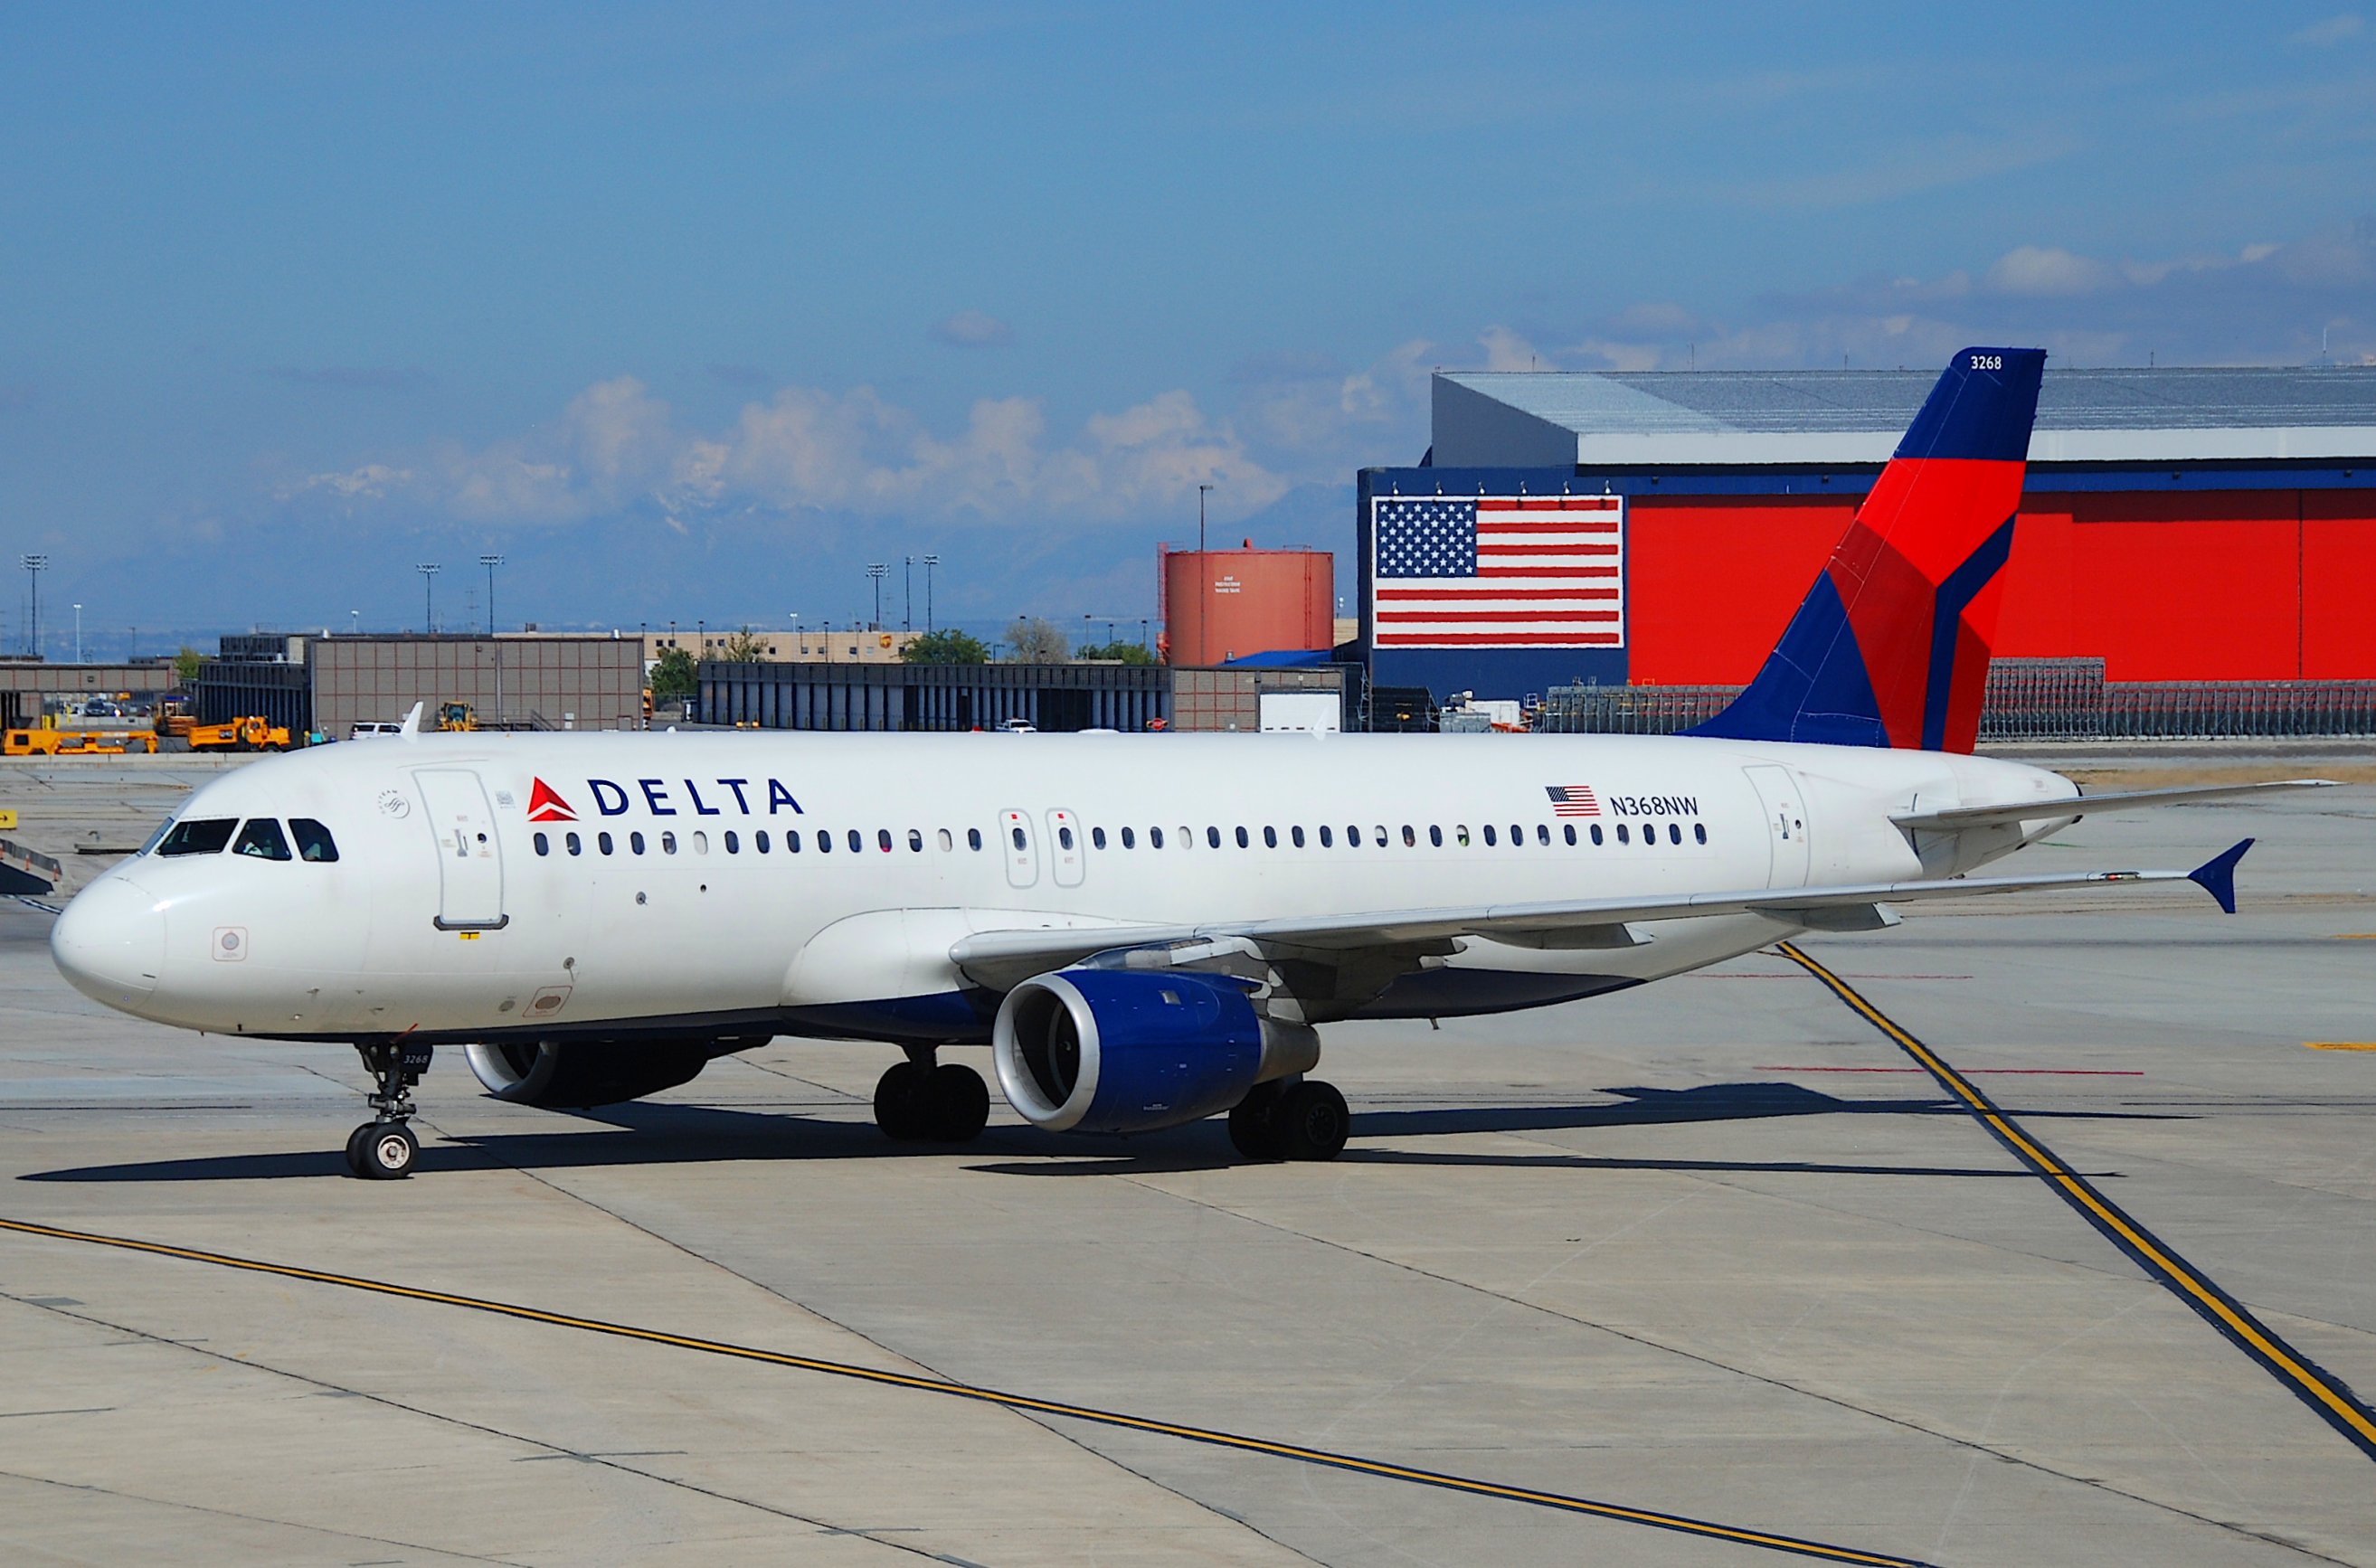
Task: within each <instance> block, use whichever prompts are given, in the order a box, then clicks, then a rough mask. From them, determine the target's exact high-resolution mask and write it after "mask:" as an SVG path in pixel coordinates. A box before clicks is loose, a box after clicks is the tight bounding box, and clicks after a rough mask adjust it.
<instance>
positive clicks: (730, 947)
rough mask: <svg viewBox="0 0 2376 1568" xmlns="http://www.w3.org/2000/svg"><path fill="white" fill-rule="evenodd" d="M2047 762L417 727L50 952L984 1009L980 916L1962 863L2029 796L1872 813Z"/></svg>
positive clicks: (1441, 999)
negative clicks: (1972, 819) (1934, 823)
mask: <svg viewBox="0 0 2376 1568" xmlns="http://www.w3.org/2000/svg"><path fill="white" fill-rule="evenodd" d="M2075 792H2076V791H2075V790H2074V789H2073V786H2072V785H2071V784H2069V782H2068V781H2066V780H2064V779H2062V778H2060V777H2058V776H2056V775H2054V774H2051V773H2047V772H2043V771H2041V770H2038V769H2036V768H2030V767H2026V766H2019V765H2016V764H2011V763H2004V762H1997V761H1992V760H1990V759H1984V758H1977V757H1971V756H1960V755H1953V754H1941V753H1935V752H1911V751H1885V750H1879V749H1870V748H1859V747H1836V746H1812V745H1793V744H1781V743H1770V742H1728V741H1715V740H1705V739H1680V738H1677V739H1669V738H1636V737H1598V736H1595V737H1583V736H1579V737H1550V736H1534V737H1527V738H1526V739H1523V740H1512V739H1507V738H1497V737H1491V736H1478V737H1405V736H1363V735H1333V736H1325V737H1311V736H1300V735H1298V736H1284V735H1270V736H1255V735H1219V736H1197V735H1179V734H1173V735H1155V736H1144V735H1119V734H1094V733H1093V734H1086V735H1025V736H1006V735H993V734H964V735H945V736H942V735H895V736H885V735H838V734H784V733H714V732H712V733H690V732H688V733H668V734H558V735H557V734H535V735H492V734H467V735H444V734H428V735H416V736H404V737H398V738H394V739H389V740H379V741H373V742H359V743H351V744H341V745H337V746H330V747H323V748H316V749H314V750H311V751H307V752H303V753H300V754H292V755H289V756H284V757H277V758H272V759H268V760H265V761H261V762H258V763H255V764H254V765H253V766H247V767H244V768H241V769H239V770H238V771H236V772H234V773H232V774H229V775H227V776H225V777H224V778H220V779H218V780H216V781H214V782H212V783H210V784H208V785H207V786H206V787H204V788H203V789H201V790H198V791H196V793H195V794H194V795H193V796H192V797H191V799H190V801H189V802H188V803H187V804H186V805H185V806H184V808H183V809H182V810H181V811H180V812H179V813H178V814H176V817H175V824H176V833H177V834H179V836H180V837H179V838H178V839H176V838H173V837H169V838H168V839H167V840H166V841H165V843H164V844H162V845H161V846H157V847H153V848H152V849H150V850H149V851H148V852H146V853H143V854H142V855H140V856H138V857H137V858H135V859H132V860H129V861H125V863H124V864H122V865H120V866H118V867H117V868H115V869H113V870H112V871H110V872H109V873H106V874H105V875H103V876H102V877H101V878H100V879H99V880H98V881H97V882H95V883H94V884H93V885H91V886H90V887H89V888H88V889H86V890H85V891H84V893H83V894H82V895H81V896H80V897H78V898H77V900H76V902H75V903H74V905H73V906H72V907H71V908H70V909H69V910H68V911H67V913H66V914H65V916H64V917H63V918H62V919H61V920H60V921H59V923H58V926H57V929H56V934H55V937H54V941H53V947H54V951H55V954H56V956H57V958H58V962H59V965H60V967H61V968H62V969H63V970H64V971H65V973H66V974H67V976H68V977H69V979H71V980H73V981H74V983H75V984H76V985H77V986H78V987H79V988H81V989H82V990H83V991H85V992H87V993H89V994H90V995H92V996H93V997H95V998H97V999H99V1000H101V1001H102V1002H105V1003H107V1004H109V1005H111V1006H113V1007H117V1008H120V1009H122V1010H123V1011H125V1012H127V1013H132V1014H135V1015H137V1016H142V1017H146V1018H150V1019H154V1020H157V1021H159V1022H162V1023H167V1024H172V1025H177V1026H180V1027H183V1028H194V1029H201V1030H208V1031H214V1032H221V1033H231V1034H244V1035H258V1036H268V1037H279V1038H290V1039H340V1040H367V1039H387V1038H390V1037H394V1036H400V1035H401V1036H410V1037H412V1038H416V1039H424V1040H431V1041H462V1040H471V1041H476V1040H488V1039H504V1038H522V1039H573V1038H575V1039H604V1038H608V1039H652V1038H667V1037H671V1036H676V1037H683V1038H707V1039H735V1038H744V1037H747V1038H753V1039H763V1038H765V1037H766V1036H768V1035H772V1034H776V1033H811V1034H830V1035H842V1036H848V1037H851V1038H861V1039H884V1040H891V1041H902V1042H905V1041H917V1042H937V1041H964V1040H980V1039H984V1038H986V1035H987V1032H988V1028H989V1024H990V1019H991V1017H992V1014H993V1013H994V1012H995V1010H996V1007H997V1003H998V997H997V995H996V993H995V992H992V991H991V990H989V989H988V988H986V987H984V986H983V985H981V984H980V983H978V981H977V980H976V979H975V978H974V977H971V976H968V974H967V973H965V972H964V971H962V970H961V969H960V968H959V967H958V966H957V965H956V963H955V962H954V961H953V960H952V959H951V956H950V951H949V950H950V948H951V946H952V944H955V943H956V942H957V941H958V940H960V939H961V938H964V937H966V936H968V935H969V934H971V933H974V932H983V931H994V930H1014V929H1018V928H1062V927H1067V926H1073V925H1081V926H1099V927H1104V926H1111V925H1115V924H1142V923H1143V924H1147V925H1176V924H1180V923H1202V922H1213V923H1227V922H1230V921H1244V920H1253V919H1275V918H1277V917H1282V916H1300V915H1312V914H1334V913H1343V912H1346V911H1355V910H1372V909H1374V910H1398V909H1426V908H1432V907H1441V906H1446V905H1460V904H1476V903H1482V902H1528V901H1538V900H1554V899H1562V898H1578V897H1636V896H1639V897H1663V896H1668V895H1674V894H1682V893H1689V892H1693V891H1698V890H1705V889H1718V888H1745V887H1768V886H1775V887H1787V886H1799V885H1821V884H1838V883H1862V882H1878V881H1887V880H1891V879H1898V878H1909V877H1918V876H1933V877H1935V876H1942V875H1953V874H1955V873H1962V872H1965V871H1968V870H1970V869H1971V868H1972V867H1974V866H1976V865H1978V864H1981V863H1984V862H1985V861H1990V860H1993V859H1996V858H1998V857H1999V856H2001V855H2002V854H2004V853H2007V852H2009V851H2010V850H2012V849H2016V848H2018V847H2019V846H2020V845H2021V844H2022V843H2023V842H2025V841H2026V838H2027V837H2036V836H2037V834H2038V833H2040V832H2043V831H2045V830H2047V829H2048V828H2049V827H2050V826H2053V825H2052V824H2051V823H2040V824H2033V825H2031V826H2029V827H2028V829H2027V830H2026V832H2025V830H2024V829H2022V828H2020V827H2002V828H1992V829H1989V830H1986V831H1981V832H1974V833H1965V834H1958V835H1954V836H1952V837H1950V836H1927V837H1924V838H1923V839H1922V840H1921V841H1920V848H1919V852H1918V843H1917V840H1916V839H1915V838H1913V837H1909V835H1908V834H1907V833H1906V832H1904V831H1902V830H1901V829H1899V828H1898V827H1896V826H1894V825H1893V824H1892V822H1891V820H1890V819H1891V818H1892V816H1893V815H1903V814H1909V813H1915V812H1929V811H1937V810H1942V809H1948V808H1953V807H1957V806H1972V805H1987V804H1999V803H2011V802H2032V801H2041V800H2061V799H2067V798H2070V797H2072V796H2073V795H2074V794H2075ZM258 821H262V822H268V823H270V824H273V825H274V826H275V831H273V832H269V833H265V832H259V833H255V834H250V833H248V831H247V825H248V824H250V823H252V822H258ZM204 824H227V825H234V826H227V827H224V828H221V829H220V830H218V829H215V828H206V829H204V830H202V831H198V832H196V833H193V832H191V831H189V829H190V826H191V825H204ZM300 825H319V826H318V828H317V827H315V826H300ZM218 838H220V840H221V842H220V847H219V848H216V849H211V850H209V849H206V848H205V847H206V846H207V845H208V844H211V843H214V842H215V841H216V840H217V839H218ZM276 843H277V844H278V845H279V847H280V849H281V850H282V851H283V852H284V853H285V856H286V858H276V856H275V854H274V845H275V844H276ZM326 843H327V846H328V847H329V848H330V849H334V851H335V854H336V856H337V858H336V860H335V861H330V860H322V859H309V858H307V857H308V855H309V854H312V855H318V854H320V853H321V852H322V851H323V848H324V845H325V844H326ZM259 844H260V845H261V849H260V850H259V849H258V846H259ZM193 846H196V848H195V849H194V848H193ZM176 849H179V850H181V851H182V852H171V851H174V850H176ZM1926 857H1927V858H1926ZM1791 929H1794V928H1792V927H1790V926H1788V924H1786V923H1784V922H1782V921H1777V920H1776V919H1775V918H1773V917H1771V916H1766V915H1726V916H1717V917H1704V918H1696V919H1690V920H1678V921H1658V922H1656V923H1655V924H1654V925H1653V926H1652V927H1651V928H1649V932H1650V935H1651V937H1652V939H1651V940H1649V941H1647V942H1645V943H1643V944H1640V945H1635V946H1626V947H1620V948H1614V949H1611V948H1607V947H1593V948H1581V949H1566V948H1558V947H1553V948H1548V949H1546V948H1536V947H1526V946H1519V945H1515V944H1511V943H1507V942H1502V941H1495V940H1491V939H1487V938H1483V937H1473V936H1472V937H1466V938H1462V939H1461V940H1460V942H1459V943H1458V944H1457V946H1458V949H1459V950H1458V951H1456V952H1454V953H1451V954H1449V955H1447V956H1443V957H1441V958H1437V959H1432V960H1431V961H1430V962H1429V964H1428V965H1427V966H1426V967H1425V968H1422V969H1420V971H1419V972H1416V973H1411V974H1407V975H1404V976H1403V977H1402V978H1400V979H1399V980H1396V982H1395V983H1394V984H1393V985H1392V986H1391V987H1390V988H1389V989H1388V990H1387V991H1386V992H1384V994H1383V995H1382V996H1379V997H1377V998H1376V999H1375V1000H1374V1001H1373V1002H1372V1003H1370V1004H1367V1005H1366V1006H1365V1007H1364V1008H1363V1009H1362V1014H1363V1016H1456V1015H1463V1014H1474V1013H1487V1012H1497V1011H1503V1010H1507V1009H1511V1008H1515V1007H1525V1006H1532V1005H1539V1004H1548V1003H1552V1002H1558V1001H1563V1000H1570V999H1573V998H1574V997H1578V996H1585V995H1589V994H1592V993H1594V992H1601V991H1607V990H1610V989H1614V988H1617V987H1620V986H1624V985H1631V984H1636V983H1639V982H1641V981H1644V980H1655V979H1658V978H1661V977H1663V976H1667V975H1672V974H1676V973H1680V972H1683V971H1685V970H1689V969H1693V968H1700V967H1702V966H1705V965H1706V964H1709V963H1713V962H1717V961H1719V960H1721V959H1723V958H1726V957H1729V956H1735V955H1738V954H1740V953H1743V952H1747V951H1751V950H1752V949H1754V948H1756V947H1758V946H1760V945H1762V944H1766V943H1769V942H1771V941H1773V940H1775V939H1776V937H1777V936H1778V935H1782V934H1787V933H1788V931H1790V930H1791Z"/></svg>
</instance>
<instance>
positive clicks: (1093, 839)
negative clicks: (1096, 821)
mask: <svg viewBox="0 0 2376 1568" xmlns="http://www.w3.org/2000/svg"><path fill="white" fill-rule="evenodd" d="M1089 843H1090V844H1091V845H1092V846H1094V847H1095V848H1097V849H1104V848H1105V847H1106V830H1105V829H1104V828H1102V827H1092V828H1090V829H1089Z"/></svg>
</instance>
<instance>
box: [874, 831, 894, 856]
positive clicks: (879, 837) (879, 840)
mask: <svg viewBox="0 0 2376 1568" xmlns="http://www.w3.org/2000/svg"><path fill="white" fill-rule="evenodd" d="M874 847H875V848H876V849H880V850H882V851H883V852H884V853H885V854H886V855H887V854H889V853H890V852H891V830H890V829H889V828H887V827H878V828H876V829H875V830H874Z"/></svg>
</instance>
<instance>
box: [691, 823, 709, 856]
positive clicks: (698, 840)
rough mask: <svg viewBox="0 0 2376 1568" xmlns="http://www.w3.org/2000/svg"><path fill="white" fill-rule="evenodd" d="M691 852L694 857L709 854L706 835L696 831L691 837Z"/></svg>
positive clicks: (707, 836)
mask: <svg viewBox="0 0 2376 1568" xmlns="http://www.w3.org/2000/svg"><path fill="white" fill-rule="evenodd" d="M693 852H694V853H695V854H696V855H706V854H707V853H709V835H708V834H707V833H704V832H701V831H699V830H698V829H696V830H695V833H694V835H693Z"/></svg>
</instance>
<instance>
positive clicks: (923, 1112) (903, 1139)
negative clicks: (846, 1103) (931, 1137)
mask: <svg viewBox="0 0 2376 1568" xmlns="http://www.w3.org/2000/svg"><path fill="white" fill-rule="evenodd" d="M931 1096H932V1079H931V1078H930V1077H928V1076H926V1075H925V1073H924V1071H923V1069H922V1068H921V1067H919V1066H917V1065H916V1064H915V1063H912V1062H895V1063H892V1064H891V1065H890V1066H889V1067H888V1068H886V1069H885V1071H884V1074H883V1076H882V1077H880V1078H878V1079H876V1080H875V1083H874V1124H875V1125H876V1126H877V1127H880V1128H882V1129H883V1135H884V1136H885V1137H886V1138H890V1139H892V1140H893V1141H895V1142H897V1143H913V1142H915V1141H916V1140H918V1139H920V1138H922V1137H924V1136H925V1135H926V1134H927V1133H928V1132H929V1131H930V1129H929V1127H928V1125H927V1117H928V1115H929V1113H930V1111H931V1108H932V1099H931Z"/></svg>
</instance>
